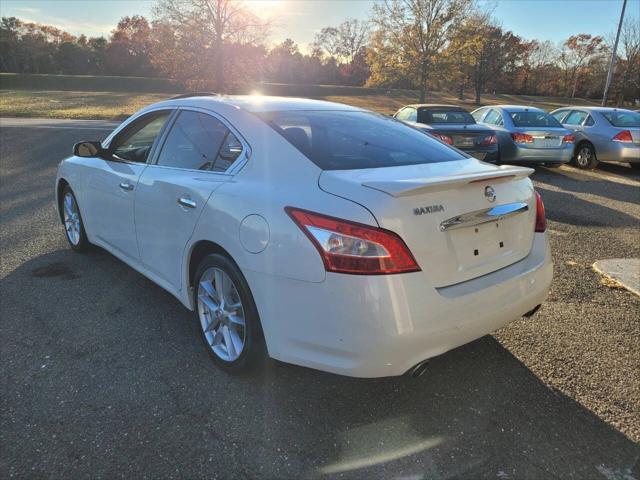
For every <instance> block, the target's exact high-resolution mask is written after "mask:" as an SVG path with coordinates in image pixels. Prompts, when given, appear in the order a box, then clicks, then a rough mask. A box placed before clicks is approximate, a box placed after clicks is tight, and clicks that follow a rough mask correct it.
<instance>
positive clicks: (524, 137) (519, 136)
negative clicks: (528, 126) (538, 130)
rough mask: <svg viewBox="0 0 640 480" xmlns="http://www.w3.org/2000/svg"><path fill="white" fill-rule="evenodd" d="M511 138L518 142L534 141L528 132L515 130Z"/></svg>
mask: <svg viewBox="0 0 640 480" xmlns="http://www.w3.org/2000/svg"><path fill="white" fill-rule="evenodd" d="M511 138H513V141H514V142H516V143H533V137H532V136H531V135H529V134H526V133H519V132H513V133H512V134H511Z"/></svg>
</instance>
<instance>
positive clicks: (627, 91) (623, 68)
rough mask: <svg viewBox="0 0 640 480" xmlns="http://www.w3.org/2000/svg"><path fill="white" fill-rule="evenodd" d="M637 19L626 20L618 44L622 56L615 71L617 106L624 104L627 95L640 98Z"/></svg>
mask: <svg viewBox="0 0 640 480" xmlns="http://www.w3.org/2000/svg"><path fill="white" fill-rule="evenodd" d="M639 20H640V19H638V18H628V19H627V20H626V21H625V22H624V24H623V25H622V31H621V32H620V44H621V46H622V49H621V50H622V54H621V57H622V58H621V59H620V61H619V63H618V64H617V68H616V71H617V72H619V75H618V81H617V82H616V84H615V86H616V90H617V91H618V96H617V98H618V104H624V100H625V97H626V96H627V95H629V96H630V98H632V99H633V98H640V26H639Z"/></svg>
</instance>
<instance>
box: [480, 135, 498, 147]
mask: <svg viewBox="0 0 640 480" xmlns="http://www.w3.org/2000/svg"><path fill="white" fill-rule="evenodd" d="M496 143H498V137H496V136H495V135H487V136H486V137H484V138H483V139H482V140H480V143H479V145H480V146H482V147H488V146H489V145H495V144H496Z"/></svg>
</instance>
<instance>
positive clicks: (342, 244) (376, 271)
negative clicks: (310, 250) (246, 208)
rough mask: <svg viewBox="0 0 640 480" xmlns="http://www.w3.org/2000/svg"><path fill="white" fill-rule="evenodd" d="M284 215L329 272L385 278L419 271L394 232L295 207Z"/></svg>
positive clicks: (407, 249)
mask: <svg viewBox="0 0 640 480" xmlns="http://www.w3.org/2000/svg"><path fill="white" fill-rule="evenodd" d="M285 211H286V212H287V214H288V215H289V216H290V217H291V218H292V219H293V221H294V222H295V223H296V224H297V225H298V227H300V229H301V230H302V231H303V232H304V233H305V234H306V235H307V237H309V239H310V240H311V242H312V243H313V245H314V246H315V247H316V249H317V250H318V252H319V253H320V256H321V257H322V260H323V261H324V266H325V270H327V271H328V272H338V273H352V274H360V275H365V274H366V275H383V274H391V273H405V272H419V271H420V267H419V266H418V264H417V262H416V260H415V258H413V255H412V254H411V252H410V251H409V248H408V247H407V245H406V244H405V243H404V242H403V241H402V239H401V238H400V237H399V236H398V235H397V234H395V233H393V232H390V231H388V230H384V229H382V228H376V227H370V226H369V225H363V224H361V223H356V222H350V221H348V220H342V219H339V218H334V217H329V216H326V215H321V214H319V213H313V212H309V211H308V210H300V209H298V208H293V207H286V208H285Z"/></svg>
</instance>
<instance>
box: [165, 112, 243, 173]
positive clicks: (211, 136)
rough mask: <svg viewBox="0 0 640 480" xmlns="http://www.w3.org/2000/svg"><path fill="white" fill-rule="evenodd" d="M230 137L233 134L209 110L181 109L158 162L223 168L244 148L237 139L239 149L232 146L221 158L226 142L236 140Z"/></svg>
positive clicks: (202, 167)
mask: <svg viewBox="0 0 640 480" xmlns="http://www.w3.org/2000/svg"><path fill="white" fill-rule="evenodd" d="M229 137H233V134H232V133H231V132H229V129H228V128H227V127H226V126H225V124H224V123H222V122H221V121H220V120H218V119H217V118H215V117H212V116H211V115H207V114H206V113H200V112H193V111H189V110H185V111H182V112H180V116H179V117H178V119H177V120H176V121H175V123H174V124H173V126H172V127H171V131H170V132H169V135H167V139H166V141H165V143H164V145H163V147H162V151H161V152H160V156H159V157H158V165H162V166H165V167H177V168H185V169H189V170H215V171H224V170H226V169H227V167H228V166H229V165H231V163H233V160H235V159H236V158H237V157H238V155H240V153H241V152H242V144H240V142H238V141H237V139H236V140H235V144H234V145H239V151H238V152H237V153H235V152H233V150H231V151H232V153H230V154H227V155H226V156H225V158H224V159H221V157H220V155H219V154H221V153H222V150H223V149H224V146H225V145H227V146H228V145H229V144H230V143H231V144H233V141H231V140H229ZM233 138H234V139H235V137H233ZM235 148H236V149H237V148H238V147H237V146H236V147H235ZM227 150H229V147H227ZM233 154H235V157H233ZM232 157H233V158H232ZM218 165H220V166H218ZM225 165H226V166H225Z"/></svg>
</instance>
